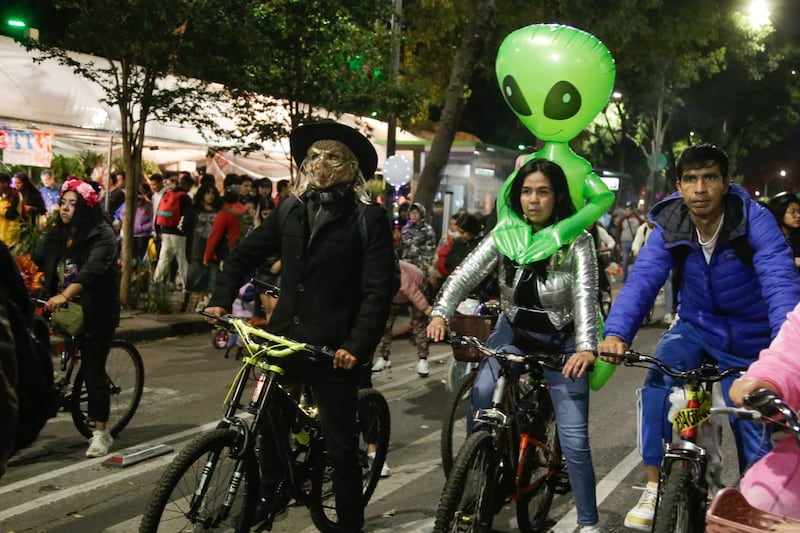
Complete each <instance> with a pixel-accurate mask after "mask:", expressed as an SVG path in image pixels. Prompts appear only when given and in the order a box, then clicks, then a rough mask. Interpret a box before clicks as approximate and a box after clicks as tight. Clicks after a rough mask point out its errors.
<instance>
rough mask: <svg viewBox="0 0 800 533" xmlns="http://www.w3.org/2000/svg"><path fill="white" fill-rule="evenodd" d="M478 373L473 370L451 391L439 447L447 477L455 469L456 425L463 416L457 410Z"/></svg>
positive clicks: (443, 419)
mask: <svg viewBox="0 0 800 533" xmlns="http://www.w3.org/2000/svg"><path fill="white" fill-rule="evenodd" d="M476 375H477V373H476V372H472V373H470V374H467V375H466V376H464V379H462V380H461V383H460V384H459V386H458V388H457V389H456V390H454V391H453V392H452V393H451V396H450V399H449V400H448V404H447V408H446V409H445V412H444V417H443V418H442V433H441V435H440V436H439V447H440V450H441V456H442V470H444V475H445V477H447V476H449V475H450V471H451V470H452V469H453V460H454V456H455V455H457V454H454V453H453V432H454V427H455V424H456V420H457V419H459V418H461V416H459V415H458V413H457V411H458V408H459V406H460V404H461V402H462V401H463V400H462V398H463V396H464V394H466V393H468V392H469V391H470V390H472V385H473V384H474V383H475V376H476ZM468 401H469V400H468Z"/></svg>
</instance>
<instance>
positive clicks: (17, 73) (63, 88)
mask: <svg viewBox="0 0 800 533" xmlns="http://www.w3.org/2000/svg"><path fill="white" fill-rule="evenodd" d="M34 57H35V54H34V53H32V52H28V51H26V50H25V48H24V47H22V46H20V45H19V44H17V43H16V42H14V40H13V39H12V38H10V37H5V36H0V95H2V96H0V127H2V128H5V129H7V130H34V131H50V132H53V133H54V134H55V137H54V139H53V152H54V153H60V154H63V155H74V154H76V153H79V152H81V151H85V150H90V151H93V152H97V153H102V154H108V153H109V152H111V153H114V149H115V148H116V149H117V150H118V149H119V148H120V138H119V132H120V118H119V113H118V111H117V110H116V109H115V108H112V107H109V106H108V105H106V104H104V103H102V102H101V101H100V100H101V98H102V97H103V91H102V89H101V88H100V87H99V86H98V85H97V84H95V83H92V82H91V81H89V80H87V79H86V78H83V77H81V76H78V75H76V74H74V73H73V72H72V70H71V69H70V68H68V67H64V66H61V65H59V64H58V63H57V62H56V61H53V60H47V61H44V62H41V63H36V62H34V61H33V58H34ZM78 57H85V58H86V60H90V59H92V60H95V61H102V60H101V59H99V58H93V57H91V56H81V55H78ZM220 120H221V121H222V120H224V119H223V117H221V118H220ZM339 120H340V121H342V122H344V123H347V124H350V125H352V126H355V127H358V128H359V129H361V130H362V131H364V132H365V133H367V134H368V135H369V136H370V137H371V138H372V140H373V143H374V144H375V148H376V149H377V150H378V157H379V160H380V161H384V160H385V159H386V149H385V146H386V133H387V125H386V123H384V122H380V121H378V120H374V119H371V118H364V117H355V116H352V115H345V116H343V117H340V118H339ZM145 133H146V141H145V154H144V159H145V160H148V161H151V162H153V163H156V164H157V165H159V166H160V167H161V168H162V169H164V170H194V168H195V167H197V166H205V167H209V168H210V167H212V166H213V165H217V166H219V167H224V169H225V170H224V171H225V172H235V173H237V174H249V175H251V176H267V177H270V178H272V179H276V180H277V179H282V178H286V177H288V176H289V174H290V170H289V156H288V153H289V150H288V148H289V143H288V139H284V140H282V141H281V142H277V143H266V144H265V145H264V151H263V152H261V153H257V154H251V155H248V156H247V157H243V156H237V155H234V154H232V153H228V152H222V153H218V154H217V156H216V157H215V158H213V159H210V158H208V148H209V143H208V141H207V140H206V139H205V138H204V137H203V135H201V134H200V132H198V131H197V130H195V129H193V128H191V127H185V126H181V125H179V124H174V123H165V122H155V121H153V122H150V123H148V124H147V127H146V129H145ZM397 140H398V143H402V142H407V141H408V142H415V141H422V140H423V139H422V138H420V137H416V136H414V135H412V134H411V133H408V132H406V131H404V130H400V129H398V131H397Z"/></svg>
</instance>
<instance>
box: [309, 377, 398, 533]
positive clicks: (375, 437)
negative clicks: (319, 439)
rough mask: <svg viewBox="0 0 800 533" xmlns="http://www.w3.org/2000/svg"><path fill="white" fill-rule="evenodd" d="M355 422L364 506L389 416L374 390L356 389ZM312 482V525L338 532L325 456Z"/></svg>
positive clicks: (384, 447) (382, 455)
mask: <svg viewBox="0 0 800 533" xmlns="http://www.w3.org/2000/svg"><path fill="white" fill-rule="evenodd" d="M358 425H359V429H360V434H359V448H358V461H359V464H360V465H361V473H362V481H363V484H362V489H361V490H362V492H361V494H362V496H361V503H362V505H363V506H364V507H366V506H367V504H368V503H369V500H370V498H372V494H373V493H374V492H375V487H376V486H377V484H378V481H379V480H380V476H381V469H382V468H383V465H384V463H385V462H386V455H387V453H388V451H389V436H390V432H391V417H390V413H389V404H388V403H386V398H384V397H383V394H381V393H380V392H378V391H377V390H375V389H362V390H360V391H358ZM324 457H327V455H325V456H324ZM314 484H315V485H317V487H318V488H317V489H316V490H315V492H314V496H313V497H312V500H311V503H310V505H309V508H310V512H311V519H312V521H313V522H314V525H315V526H317V528H318V529H319V530H320V531H338V517H337V515H336V500H335V497H334V496H335V495H334V490H335V488H334V486H333V467H332V466H331V465H330V463H329V462H328V461H327V459H326V460H325V461H324V465H323V467H322V469H321V476H319V475H318V476H317V477H316V479H315V480H314Z"/></svg>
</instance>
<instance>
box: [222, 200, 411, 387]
mask: <svg viewBox="0 0 800 533" xmlns="http://www.w3.org/2000/svg"><path fill="white" fill-rule="evenodd" d="M324 206H325V209H320V210H319V214H318V215H317V214H316V213H317V211H316V210H315V209H314V208H313V207H312V206H310V205H308V202H303V201H301V200H299V199H298V198H296V197H294V196H290V197H287V198H286V199H284V200H282V201H281V203H280V204H279V206H278V209H277V210H276V211H275V212H274V213H273V214H272V215H270V216H269V217H267V219H266V220H265V221H264V223H263V224H261V225H260V226H259V227H258V228H256V229H255V230H253V231H252V232H251V233H250V235H248V236H247V237H246V238H245V239H244V240H243V241H241V242H240V243H239V245H237V246H236V248H234V250H233V251H232V252H231V255H230V256H228V258H227V259H226V260H225V264H224V267H223V271H222V272H221V273H220V275H219V277H218V278H217V287H216V290H215V291H214V295H213V296H212V298H211V301H210V304H209V305H212V306H221V307H224V308H226V309H230V306H231V302H233V300H234V298H235V296H236V294H237V292H238V290H239V287H240V286H241V285H242V283H243V281H244V280H245V278H246V276H248V275H250V273H252V272H253V271H254V270H255V268H256V267H257V266H259V265H261V264H262V263H263V262H264V260H265V259H266V258H267V257H269V256H271V255H273V254H275V253H278V254H280V259H281V283H280V288H281V296H280V299H279V300H278V304H277V306H276V308H275V312H274V313H273V314H272V318H271V320H270V323H269V326H268V328H269V330H270V331H272V332H274V333H277V334H280V335H284V336H287V337H289V338H291V339H294V340H297V341H301V342H308V343H311V344H316V345H324V346H328V347H330V348H333V349H338V348H344V349H346V350H347V351H349V352H350V353H352V354H353V355H355V356H356V357H357V358H358V360H359V362H360V363H361V364H368V363H369V361H370V360H371V358H372V354H373V352H374V350H375V347H376V346H377V344H378V341H379V340H380V338H381V335H382V334H383V330H384V327H385V326H386V320H387V318H388V316H389V310H390V307H391V302H392V297H393V296H394V292H395V289H396V288H397V286H398V279H397V276H398V271H399V270H398V267H397V260H396V256H395V253H394V247H393V244H392V233H391V228H390V225H389V219H388V217H387V216H386V212H385V210H384V209H383V208H382V207H381V206H378V205H366V206H364V207H363V219H360V217H361V216H362V215H360V214H359V213H360V211H361V208H359V207H358V205H357V204H356V200H355V197H354V195H353V194H352V192H350V193H349V194H347V195H345V196H344V197H343V198H339V199H338V200H337V201H335V202H330V203H326V204H324ZM311 214H314V216H316V217H318V228H317V230H316V231H315V232H314V234H313V235H311V224H310V220H311V218H310V215H311ZM276 215H277V216H276ZM362 224H363V225H362ZM364 226H366V228H364ZM364 229H366V235H363V233H364ZM337 372H347V371H333V369H332V365H331V363H330V361H324V362H320V364H319V365H317V367H316V370H315V372H314V373H315V375H316V377H322V376H324V375H327V376H328V377H332V376H333V375H336V373H337ZM352 374H355V373H352ZM341 377H342V378H344V375H341Z"/></svg>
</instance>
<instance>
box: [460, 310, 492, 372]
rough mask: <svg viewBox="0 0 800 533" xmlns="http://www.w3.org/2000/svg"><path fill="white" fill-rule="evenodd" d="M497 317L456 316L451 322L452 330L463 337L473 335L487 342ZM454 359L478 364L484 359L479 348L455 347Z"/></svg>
mask: <svg viewBox="0 0 800 533" xmlns="http://www.w3.org/2000/svg"><path fill="white" fill-rule="evenodd" d="M496 319H497V317H491V316H475V315H456V316H454V317H453V318H452V319H451V320H450V329H451V330H453V331H455V332H457V333H461V334H462V335H471V336H473V337H476V338H477V339H478V340H480V341H481V342H486V339H488V338H489V333H491V332H492V327H494V321H495V320H496ZM453 357H454V358H455V360H456V361H463V362H466V363H476V362H478V361H480V360H481V359H482V358H483V355H481V353H480V352H479V351H478V349H477V348H473V347H467V346H453Z"/></svg>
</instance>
